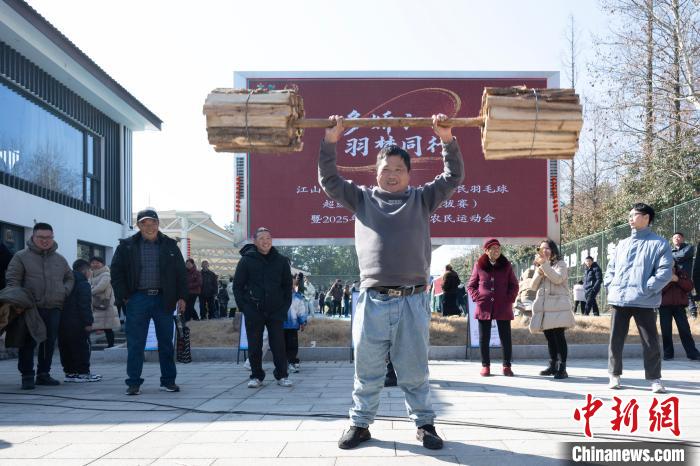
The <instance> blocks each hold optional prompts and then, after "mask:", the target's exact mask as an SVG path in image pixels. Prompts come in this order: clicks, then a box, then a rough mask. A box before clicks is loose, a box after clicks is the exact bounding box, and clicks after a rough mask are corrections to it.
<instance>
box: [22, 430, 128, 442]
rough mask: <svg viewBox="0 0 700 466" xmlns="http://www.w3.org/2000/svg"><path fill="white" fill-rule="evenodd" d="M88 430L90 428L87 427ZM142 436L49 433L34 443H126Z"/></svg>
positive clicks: (120, 433) (87, 432)
mask: <svg viewBox="0 0 700 466" xmlns="http://www.w3.org/2000/svg"><path fill="white" fill-rule="evenodd" d="M85 427H86V428H87V427H88V426H85ZM139 435H141V434H140V433H138V432H102V431H100V432H91V431H82V432H80V431H78V432H48V433H46V434H44V435H42V436H41V437H39V438H36V439H34V440H33V441H32V442H33V443H37V444H44V443H63V444H69V443H81V444H82V443H118V444H122V443H126V442H129V441H131V440H133V439H135V438H137V437H138V436H139Z"/></svg>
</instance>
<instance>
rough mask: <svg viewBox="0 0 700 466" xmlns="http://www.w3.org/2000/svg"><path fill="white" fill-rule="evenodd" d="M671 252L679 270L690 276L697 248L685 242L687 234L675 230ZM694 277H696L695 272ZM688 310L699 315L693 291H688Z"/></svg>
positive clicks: (692, 315) (691, 314) (693, 315)
mask: <svg viewBox="0 0 700 466" xmlns="http://www.w3.org/2000/svg"><path fill="white" fill-rule="evenodd" d="M671 254H673V260H674V261H675V262H676V267H678V270H682V271H683V272H685V273H687V274H688V276H690V275H691V273H692V269H693V255H694V254H695V248H694V247H693V245H692V244H688V243H686V242H685V235H683V233H681V232H680V231H677V232H675V233H674V234H673V236H672V237H671ZM693 278H695V275H694V274H693ZM688 310H689V311H690V316H691V317H692V318H693V319H696V318H697V317H698V308H697V306H695V301H694V300H693V293H688Z"/></svg>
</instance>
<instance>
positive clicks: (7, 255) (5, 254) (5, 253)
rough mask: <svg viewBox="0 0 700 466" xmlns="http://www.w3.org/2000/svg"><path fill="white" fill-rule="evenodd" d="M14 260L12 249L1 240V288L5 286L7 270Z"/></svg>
mask: <svg viewBox="0 0 700 466" xmlns="http://www.w3.org/2000/svg"><path fill="white" fill-rule="evenodd" d="M11 260H12V251H10V250H9V249H8V248H7V246H5V243H3V242H2V241H0V290H2V289H3V288H5V271H7V266H8V265H10V261H11Z"/></svg>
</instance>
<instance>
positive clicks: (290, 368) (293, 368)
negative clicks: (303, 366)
mask: <svg viewBox="0 0 700 466" xmlns="http://www.w3.org/2000/svg"><path fill="white" fill-rule="evenodd" d="M287 372H294V373H295V374H296V373H297V372H299V364H289V365H288V366H287Z"/></svg>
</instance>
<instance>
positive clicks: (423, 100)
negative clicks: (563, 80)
mask: <svg viewBox="0 0 700 466" xmlns="http://www.w3.org/2000/svg"><path fill="white" fill-rule="evenodd" d="M247 84H248V87H249V88H254V87H256V86H258V85H263V86H266V87H270V86H273V88H275V89H284V88H285V87H290V86H295V87H297V88H298V91H299V94H300V95H301V96H302V97H303V99H304V109H305V113H306V116H307V117H309V118H326V117H328V116H329V115H338V114H341V115H345V116H346V117H347V118H356V117H362V118H384V117H411V116H421V117H424V116H430V115H433V114H436V113H445V114H446V115H448V116H451V117H453V116H455V117H465V116H476V115H478V114H479V111H480V106H481V95H482V92H483V88H484V87H486V86H499V87H502V86H511V85H522V84H525V85H528V86H532V87H546V85H547V82H546V79H545V78H541V79H535V78H530V79H522V78H520V79H514V78H510V79H506V78H498V79H496V78H494V79H490V78H453V79H444V78H415V79H408V78H390V79H387V78H303V79H293V78H287V79H282V78H275V79H252V80H248V82H247ZM453 134H454V135H455V137H457V139H458V140H459V144H460V148H461V150H462V155H463V157H464V166H465V178H464V181H463V183H462V185H461V186H459V187H458V189H457V190H456V191H455V193H454V195H453V196H452V197H451V198H450V199H449V200H448V201H446V202H444V203H443V204H442V205H441V206H440V207H439V208H438V209H437V210H436V211H435V212H434V213H433V214H432V216H431V217H430V219H429V220H430V222H431V236H433V237H434V238H453V237H475V238H479V237H484V236H499V237H503V238H507V237H543V236H546V233H547V196H548V192H549V179H548V175H547V162H546V161H545V160H508V161H488V162H487V161H486V160H484V157H483V154H482V152H481V140H480V137H481V134H480V131H479V129H477V128H454V129H453ZM322 139H323V129H307V130H305V133H304V149H303V151H302V152H297V153H293V154H258V153H252V154H250V155H249V159H248V160H249V167H250V177H249V193H250V195H249V197H248V199H249V202H250V204H249V213H250V214H249V215H250V217H249V227H250V228H255V227H257V226H259V225H265V226H267V227H268V228H271V229H272V230H273V231H275V237H277V238H297V239H309V240H313V239H315V238H348V239H350V238H353V236H354V235H353V230H354V226H353V223H354V216H353V215H352V212H350V211H349V210H348V209H346V208H345V207H343V206H342V205H340V204H338V203H337V202H334V201H331V200H330V199H328V198H327V196H326V195H325V193H324V192H323V190H322V189H321V188H320V186H319V182H318V171H317V164H318V150H319V145H320V143H321V141H322ZM388 144H396V145H398V146H400V147H402V148H404V149H405V150H406V151H407V152H409V154H411V185H412V186H414V187H419V186H421V185H423V184H425V183H428V182H431V181H433V180H434V179H435V177H436V176H438V175H439V174H440V173H442V171H443V169H444V164H443V160H442V145H441V143H440V141H439V140H438V138H437V137H436V136H435V134H434V133H433V131H432V128H414V127H397V128H385V127H379V126H377V127H367V128H346V130H345V132H344V136H343V138H342V139H341V140H340V141H339V142H338V144H337V145H336V153H337V166H338V173H339V175H340V176H342V177H343V178H345V179H348V180H351V181H352V182H353V183H355V184H356V185H358V186H367V187H372V186H373V185H376V167H375V164H376V154H377V152H379V150H380V149H381V148H382V147H384V146H386V145H388Z"/></svg>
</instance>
